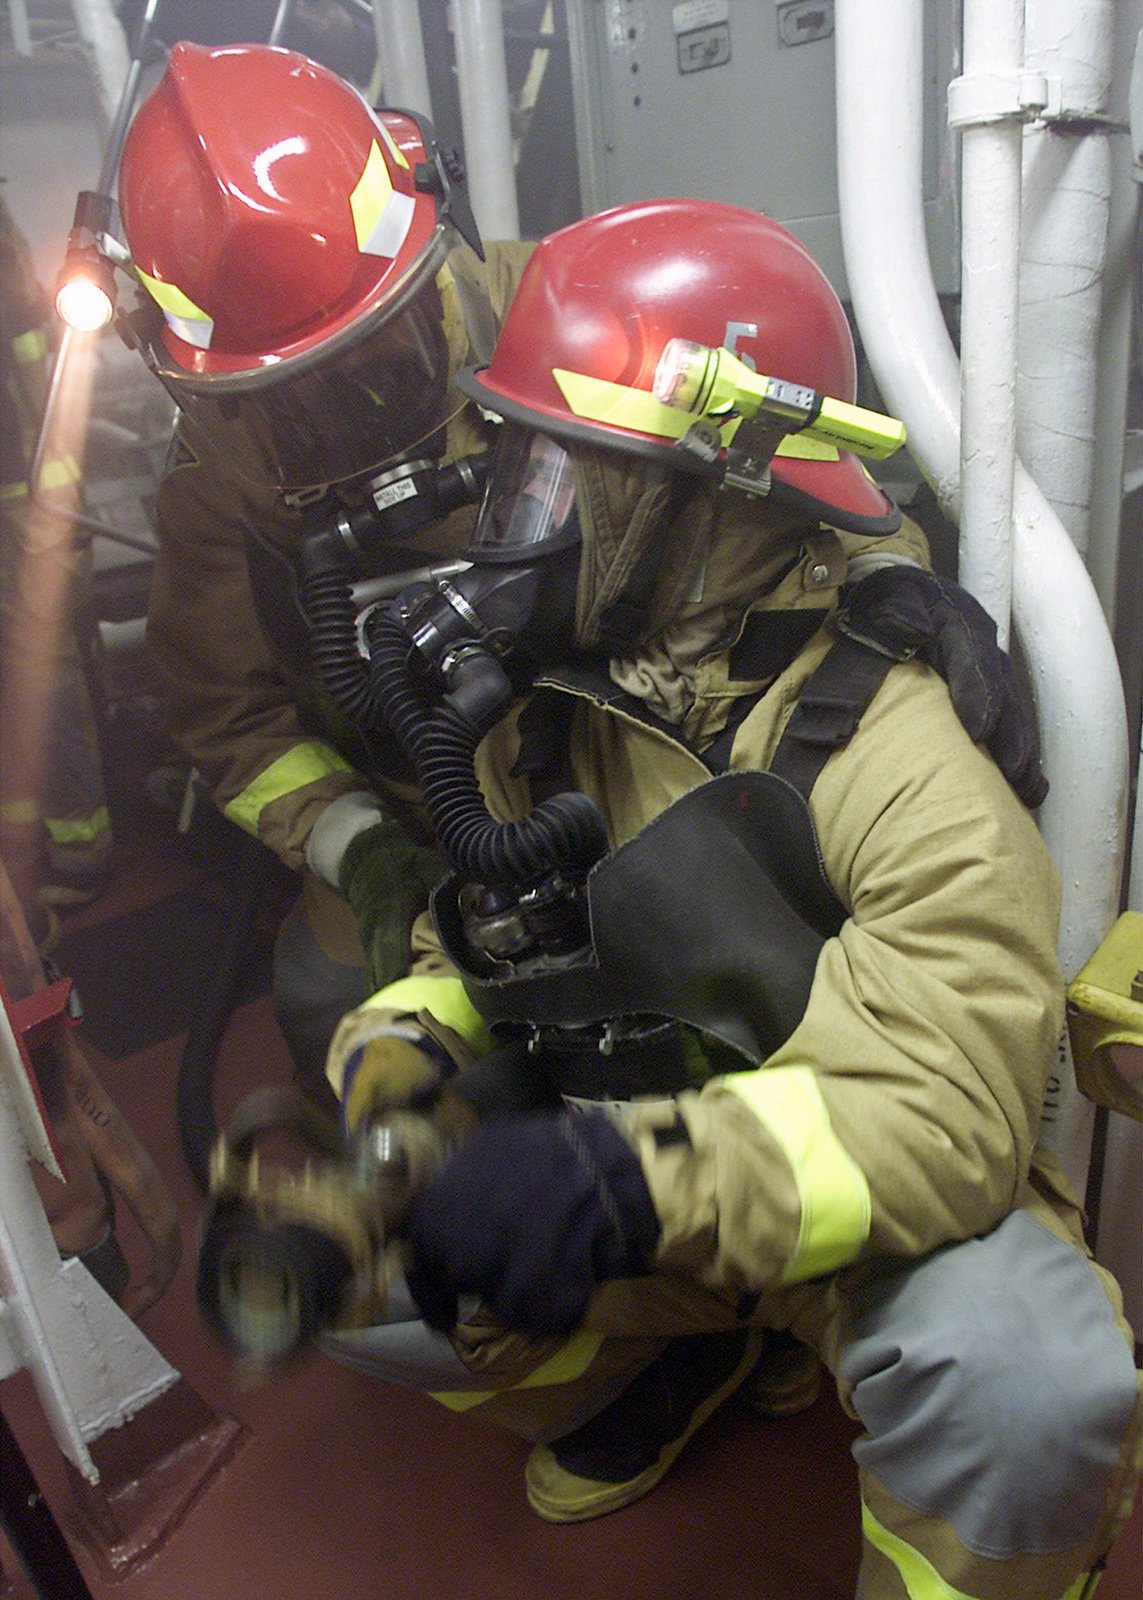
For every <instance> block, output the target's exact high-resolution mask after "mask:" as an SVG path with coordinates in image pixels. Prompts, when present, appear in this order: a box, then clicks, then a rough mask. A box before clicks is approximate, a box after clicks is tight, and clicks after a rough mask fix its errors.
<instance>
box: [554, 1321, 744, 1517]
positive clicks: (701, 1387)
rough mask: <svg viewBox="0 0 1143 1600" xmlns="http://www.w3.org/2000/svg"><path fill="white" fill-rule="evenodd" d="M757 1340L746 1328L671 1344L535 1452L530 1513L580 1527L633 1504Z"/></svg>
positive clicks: (723, 1392) (721, 1396)
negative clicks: (600, 1406)
mask: <svg viewBox="0 0 1143 1600" xmlns="http://www.w3.org/2000/svg"><path fill="white" fill-rule="evenodd" d="M764 1339H765V1334H764V1333H763V1332H761V1331H759V1330H755V1329H750V1328H736V1329H733V1330H732V1331H731V1332H729V1333H699V1334H689V1335H687V1336H686V1337H684V1338H680V1339H672V1340H671V1342H670V1344H668V1345H667V1347H666V1348H665V1349H664V1350H663V1351H662V1352H661V1353H660V1354H659V1355H658V1356H656V1358H655V1360H654V1361H652V1362H651V1364H650V1365H649V1366H647V1367H644V1369H643V1371H642V1372H641V1373H639V1375H638V1377H636V1378H634V1379H633V1380H632V1382H631V1383H629V1384H628V1386H627V1388H626V1389H625V1390H624V1391H623V1393H622V1394H621V1395H620V1396H619V1398H618V1399H617V1400H613V1401H612V1403H611V1404H610V1405H609V1406H607V1407H605V1409H604V1410H603V1411H600V1412H599V1413H598V1414H597V1415H596V1416H594V1417H592V1418H591V1420H590V1421H588V1422H585V1423H584V1424H583V1426H582V1427H580V1428H576V1429H575V1430H574V1432H572V1433H568V1434H565V1435H564V1437H563V1438H562V1439H556V1440H554V1441H553V1443H552V1444H550V1445H544V1444H538V1445H536V1446H535V1448H534V1449H533V1451H532V1453H531V1455H530V1456H529V1457H528V1465H527V1467H526V1469H525V1473H524V1484H525V1488H526V1490H527V1495H528V1504H529V1505H530V1506H531V1507H532V1510H533V1511H535V1512H536V1513H537V1515H539V1516H541V1517H543V1518H544V1520H545V1521H546V1522H584V1521H586V1520H587V1519H588V1518H590V1517H601V1516H603V1515H605V1514H606V1513H607V1512H608V1511H618V1510H619V1508H620V1507H621V1506H626V1505H630V1504H631V1503H632V1501H634V1500H639V1499H641V1498H642V1496H643V1495H645V1494H647V1493H648V1492H649V1491H650V1490H651V1489H653V1488H654V1487H655V1485H656V1484H657V1483H658V1482H659V1480H660V1479H661V1478H662V1477H664V1476H665V1475H666V1473H667V1472H668V1471H669V1470H670V1468H671V1466H672V1465H673V1464H674V1461H675V1459H676V1457H677V1456H678V1454H679V1452H680V1451H681V1450H682V1448H683V1446H684V1445H685V1444H686V1442H687V1440H688V1439H689V1438H690V1437H691V1435H692V1434H694V1433H696V1432H697V1431H698V1429H699V1428H700V1427H701V1426H702V1424H703V1423H704V1422H705V1421H706V1419H707V1418H708V1417H709V1416H710V1415H711V1414H712V1413H713V1412H714V1411H715V1409H716V1408H717V1407H718V1406H720V1405H721V1404H722V1402H723V1401H724V1400H726V1399H728V1398H729V1396H730V1395H732V1394H733V1393H734V1391H735V1389H737V1388H738V1386H739V1384H740V1383H742V1381H743V1379H744V1378H745V1377H746V1376H747V1375H748V1373H749V1372H750V1371H751V1369H752V1367H753V1366H754V1363H755V1361H756V1360H757V1359H758V1353H759V1351H760V1349H761V1348H762V1344H763V1341H764Z"/></svg>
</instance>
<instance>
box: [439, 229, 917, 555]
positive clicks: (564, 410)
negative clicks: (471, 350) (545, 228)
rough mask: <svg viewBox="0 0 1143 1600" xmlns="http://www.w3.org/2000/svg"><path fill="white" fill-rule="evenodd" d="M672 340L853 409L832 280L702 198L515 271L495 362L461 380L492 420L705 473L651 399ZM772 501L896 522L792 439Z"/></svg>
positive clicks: (841, 461) (842, 470)
mask: <svg viewBox="0 0 1143 1600" xmlns="http://www.w3.org/2000/svg"><path fill="white" fill-rule="evenodd" d="M672 338H681V339H687V340H691V341H692V342H693V343H695V344H698V345H706V346H709V347H711V348H715V349H717V348H718V347H719V346H723V347H725V348H727V349H730V350H732V351H733V352H734V353H735V354H736V355H737V356H738V357H739V359H740V360H743V361H745V362H746V364H747V365H748V366H751V367H753V368H755V369H756V370H757V371H758V372H761V373H765V374H766V375H767V376H768V377H772V378H780V379H785V380H786V381H787V382H789V383H792V384H797V385H802V386H805V387H807V388H811V389H816V390H818V391H819V392H821V393H823V394H825V395H829V396H831V397H832V398H834V399H838V400H844V401H847V402H850V403H852V402H853V401H854V399H855V394H856V387H857V368H856V361H855V357H854V350H853V336H852V334H851V332H850V328H849V323H848V321H847V320H846V315H845V312H844V310H843V308H842V305H841V302H840V301H839V299H838V297H837V295H836V294H835V293H834V290H833V288H832V287H831V285H830V283H829V280H828V279H827V278H826V276H825V274H824V273H823V272H822V270H821V268H820V267H819V266H818V265H817V263H816V262H815V261H814V260H813V258H812V256H810V254H809V253H808V251H807V250H806V249H805V247H804V245H802V244H801V243H800V242H799V241H798V240H797V239H796V238H795V237H794V235H793V234H792V233H790V232H789V231H788V230H787V229H785V228H783V227H782V226H781V225H780V224H779V223H777V222H774V221H772V220H771V219H770V218H769V217H764V216H761V215H759V214H758V213H757V212H754V211H746V210H743V209H741V208H740V207H738V206H730V205H723V204H721V203H719V202H716V201H710V200H650V201H646V202H642V203H640V204H636V205H628V206H617V207H616V208H614V209H613V210H610V211H604V212H601V213H600V214H599V215H598V216H594V217H588V218H586V219H585V220H584V221H582V222H575V223H572V224H571V226H570V227H567V228H563V229H561V230H560V231H559V232H558V233H554V234H551V235H549V236H548V238H546V239H545V240H543V241H542V242H541V243H540V244H539V245H538V246H537V248H536V250H535V252H534V254H533V255H532V257H531V259H530V261H529V262H528V265H527V267H526V269H525V271H524V275H523V278H522V279H521V282H520V286H519V288H518V289H517V290H516V294H515V296H514V298H513V300H512V304H511V306H510V308H509V311H508V315H507V317H506V319H505V322H504V326H503V328H502V330H501V333H500V338H499V340H498V342H497V345H496V350H495V354H494V355H493V358H492V361H491V363H490V364H489V365H488V366H487V367H483V368H478V369H470V370H468V371H466V372H464V373H462V374H461V376H460V378H459V380H458V381H459V382H460V385H461V387H462V388H463V389H464V391H465V393H466V394H469V395H471V396H472V397H473V398H474V399H476V400H478V401H479V402H480V403H481V404H482V405H484V406H487V407H488V408H489V409H490V410H493V411H496V412H497V413H499V414H500V415H502V416H504V417H507V418H509V419H511V420H513V421H516V422H521V423H524V424H525V425H526V426H528V427H530V428H539V429H542V430H543V431H544V432H546V433H550V434H555V435H557V436H559V437H562V438H565V439H582V440H584V441H585V442H594V443H595V444H606V445H609V446H614V447H615V448H616V449H620V450H627V451H631V452H634V453H635V454H638V455H646V456H651V457H655V458H659V459H665V460H667V461H668V462H669V463H670V464H671V465H672V466H674V467H675V468H681V469H683V470H687V469H688V468H690V469H692V470H696V471H697V470H701V466H700V462H699V460H698V458H697V457H695V456H694V455H692V454H691V452H690V451H688V450H683V449H680V448H679V444H678V441H679V439H680V438H681V436H682V435H683V433H684V432H685V431H686V428H687V426H688V425H689V422H690V420H691V419H690V418H689V417H687V416H686V414H685V413H683V412H680V411H677V410H674V409H672V408H670V407H667V406H665V405H663V404H661V403H660V402H659V401H658V400H656V399H655V397H654V394H653V384H654V378H655V369H656V367H657V366H658V362H659V358H660V356H661V355H662V354H663V349H664V346H665V345H666V344H667V341H668V340H670V339H672ZM770 470H771V479H772V485H773V488H772V492H773V493H774V495H775V497H776V498H781V499H783V500H786V501H789V502H793V503H794V504H796V505H798V506H802V507H805V509H807V510H808V511H810V512H811V513H812V514H813V515H815V516H819V517H821V518H823V519H824V520H826V521H829V522H833V523H836V524H837V525H839V526H841V527H845V528H848V529H851V530H852V531H854V532H857V533H888V532H891V531H892V530H893V529H894V528H896V527H897V526H898V524H899V522H900V512H899V511H898V510H897V508H896V506H895V505H894V504H893V502H892V500H891V499H890V498H889V497H888V496H887V495H886V494H885V493H884V492H883V491H882V490H881V489H880V488H879V487H878V485H877V484H876V483H875V482H874V481H873V479H872V478H871V477H870V476H869V475H868V473H867V472H866V471H865V469H864V467H863V466H862V465H861V463H860V461H859V460H858V459H857V457H856V456H854V455H852V454H850V453H849V452H848V451H845V450H837V449H835V448H833V447H832V446H828V445H822V444H819V443H817V442H816V441H813V440H810V439H802V438H799V436H798V435H797V434H796V433H793V434H789V435H787V436H786V437H785V438H784V439H783V441H782V443H781V445H780V446H779V448H778V452H777V454H776V455H775V456H774V458H773V460H772V462H771V464H770Z"/></svg>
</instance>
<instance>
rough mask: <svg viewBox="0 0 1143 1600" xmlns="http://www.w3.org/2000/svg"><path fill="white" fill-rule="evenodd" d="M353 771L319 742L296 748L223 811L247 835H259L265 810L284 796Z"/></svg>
mask: <svg viewBox="0 0 1143 1600" xmlns="http://www.w3.org/2000/svg"><path fill="white" fill-rule="evenodd" d="M352 770H353V769H352V767H351V766H350V765H349V762H348V761H346V760H345V758H344V757H343V756H339V755H338V753H337V751H336V750H334V749H332V748H331V747H330V746H329V745H328V744H322V743H321V742H320V741H319V740H317V739H314V740H311V741H308V742H307V743H305V744H296V745H294V747H293V749H292V750H287V751H286V753H285V755H284V756H279V757H278V759H277V761H271V763H270V765H269V766H268V767H265V768H263V770H262V771H261V772H260V773H259V774H258V776H257V777H256V778H255V779H254V781H253V783H250V784H247V786H246V788H245V789H243V791H242V793H241V794H236V795H235V796H234V799H233V800H231V801H230V802H229V803H228V804H227V805H226V806H224V807H223V811H224V814H225V815H226V816H228V817H229V818H230V820H231V822H236V823H237V824H238V826H239V827H240V828H245V830H246V832H247V833H253V834H255V835H257V832H258V818H259V816H260V815H261V813H262V808H263V807H264V806H268V805H270V804H271V803H272V802H273V801H274V800H280V799H281V798H282V796H283V795H286V794H293V792H294V790H295V789H304V788H305V786H306V784H307V783H316V782H317V780H318V779H319V778H325V777H328V775H329V774H330V773H331V772H351V771H352Z"/></svg>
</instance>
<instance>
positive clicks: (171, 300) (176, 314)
mask: <svg viewBox="0 0 1143 1600" xmlns="http://www.w3.org/2000/svg"><path fill="white" fill-rule="evenodd" d="M135 271H136V272H137V273H138V274H139V277H140V278H141V280H142V281H143V283H144V284H145V286H146V288H147V292H148V294H149V295H150V296H151V299H152V300H153V301H154V302H155V304H156V305H157V306H158V307H159V310H160V311H161V312H162V313H163V315H164V317H166V319H167V325H168V326H169V328H170V330H171V332H172V333H175V334H177V335H178V337H179V338H180V339H183V340H185V341H186V343H187V344H193V345H194V346H195V348H196V349H198V350H209V349H210V341H211V338H212V337H213V334H214V319H213V318H212V317H210V316H208V315H207V313H206V312H205V311H204V310H203V309H202V307H201V306H196V305H195V303H194V301H193V300H192V299H191V297H190V295H189V294H184V293H183V291H182V290H181V289H178V288H176V287H175V285H174V284H173V283H163V282H162V281H161V280H160V279H159V278H152V277H151V275H150V273H149V272H144V271H143V269H142V267H136V268H135Z"/></svg>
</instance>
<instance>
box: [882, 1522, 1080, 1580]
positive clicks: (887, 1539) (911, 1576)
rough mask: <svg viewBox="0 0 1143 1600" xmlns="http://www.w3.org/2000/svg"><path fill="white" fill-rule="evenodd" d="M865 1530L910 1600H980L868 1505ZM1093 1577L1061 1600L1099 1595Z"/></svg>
mask: <svg viewBox="0 0 1143 1600" xmlns="http://www.w3.org/2000/svg"><path fill="white" fill-rule="evenodd" d="M861 1529H862V1532H863V1533H864V1534H865V1537H866V1538H867V1539H868V1540H869V1542H870V1544H871V1545H873V1547H874V1548H875V1549H877V1550H880V1552H881V1554H882V1555H883V1556H884V1557H885V1558H886V1560H888V1561H891V1562H892V1563H893V1565H894V1566H895V1567H896V1568H897V1571H898V1573H899V1574H900V1577H901V1582H902V1583H903V1584H904V1585H905V1593H906V1594H907V1595H908V1596H909V1600H978V1597H977V1596H976V1595H970V1594H966V1593H965V1591H964V1590H963V1589H954V1588H953V1586H952V1584H951V1583H946V1582H945V1580H944V1579H943V1578H942V1577H941V1575H940V1573H939V1572H938V1571H937V1569H936V1568H935V1567H934V1566H933V1564H932V1562H930V1561H926V1559H925V1557H924V1556H923V1555H922V1554H921V1552H920V1551H919V1550H914V1548H913V1546H912V1545H911V1544H906V1543H905V1541H904V1539H902V1538H900V1537H899V1536H898V1535H897V1534H895V1533H890V1532H889V1529H888V1528H883V1527H882V1526H881V1524H880V1523H879V1522H878V1520H877V1518H876V1517H875V1516H874V1515H873V1513H872V1511H870V1509H869V1507H868V1506H867V1505H862V1507H861ZM1092 1577H1093V1574H1092V1573H1090V1572H1081V1573H1080V1575H1079V1577H1078V1578H1077V1579H1076V1581H1075V1582H1074V1583H1071V1584H1069V1585H1068V1587H1067V1589H1066V1591H1065V1592H1064V1593H1063V1594H1062V1595H1061V1596H1060V1600H1087V1596H1088V1595H1091V1594H1094V1592H1095V1591H1094V1588H1093V1587H1090V1585H1091V1583H1092ZM1096 1581H1097V1582H1098V1579H1097V1580H1096Z"/></svg>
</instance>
